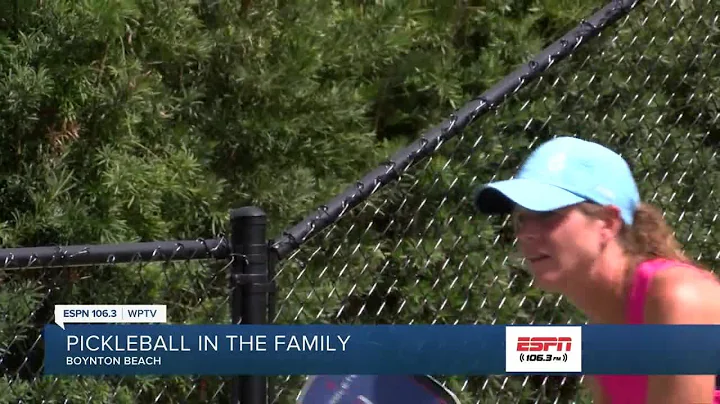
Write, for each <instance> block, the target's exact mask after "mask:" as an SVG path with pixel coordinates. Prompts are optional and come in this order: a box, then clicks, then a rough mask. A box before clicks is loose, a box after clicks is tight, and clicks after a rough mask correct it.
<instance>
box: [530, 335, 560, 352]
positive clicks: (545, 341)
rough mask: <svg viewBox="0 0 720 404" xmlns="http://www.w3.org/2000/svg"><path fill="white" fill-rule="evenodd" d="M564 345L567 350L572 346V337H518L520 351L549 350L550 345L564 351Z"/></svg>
mask: <svg viewBox="0 0 720 404" xmlns="http://www.w3.org/2000/svg"><path fill="white" fill-rule="evenodd" d="M563 345H564V346H565V350H566V351H570V347H571V346H572V338H571V337H518V343H517V351H518V352H547V351H549V350H550V347H553V346H554V347H557V349H556V351H558V352H562V350H563Z"/></svg>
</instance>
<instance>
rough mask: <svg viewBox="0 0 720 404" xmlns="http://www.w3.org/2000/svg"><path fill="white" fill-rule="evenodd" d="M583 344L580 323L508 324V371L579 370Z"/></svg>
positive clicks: (506, 333) (506, 367) (550, 371)
mask: <svg viewBox="0 0 720 404" xmlns="http://www.w3.org/2000/svg"><path fill="white" fill-rule="evenodd" d="M581 348H582V328H581V327H579V326H507V327H505V371H506V372H519V373H523V372H526V373H555V372H559V373H579V372H581V371H582V352H581Z"/></svg>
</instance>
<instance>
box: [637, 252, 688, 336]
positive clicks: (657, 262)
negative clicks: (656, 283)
mask: <svg viewBox="0 0 720 404" xmlns="http://www.w3.org/2000/svg"><path fill="white" fill-rule="evenodd" d="M677 265H687V264H683V263H681V262H678V261H673V260H667V259H662V258H658V259H651V260H647V261H644V262H642V263H640V265H638V266H637V267H636V268H635V273H634V274H633V280H632V285H631V286H630V294H629V296H628V304H627V313H626V315H627V322H628V323H629V324H643V323H644V322H645V300H646V298H647V292H648V289H649V288H650V281H651V280H652V277H653V276H654V275H655V274H656V273H657V272H658V271H661V270H663V269H665V268H670V267H672V266H677Z"/></svg>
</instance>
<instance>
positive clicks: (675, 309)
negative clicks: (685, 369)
mask: <svg viewBox="0 0 720 404" xmlns="http://www.w3.org/2000/svg"><path fill="white" fill-rule="evenodd" d="M702 275H703V274H701V273H694V272H691V271H688V270H687V268H669V269H667V270H665V271H662V272H660V273H658V274H657V275H656V276H655V277H653V280H652V284H651V285H650V289H649V291H648V297H647V301H646V303H645V304H646V306H645V319H646V321H645V322H646V323H648V324H720V299H717V296H720V283H718V282H717V281H716V280H715V279H714V278H711V277H709V276H708V277H704V276H702ZM714 391H715V376H713V375H707V376H706V375H697V376H695V375H682V376H664V375H663V376H650V377H649V378H648V397H647V403H665V404H688V403H698V404H701V403H707V404H712V402H713V395H714Z"/></svg>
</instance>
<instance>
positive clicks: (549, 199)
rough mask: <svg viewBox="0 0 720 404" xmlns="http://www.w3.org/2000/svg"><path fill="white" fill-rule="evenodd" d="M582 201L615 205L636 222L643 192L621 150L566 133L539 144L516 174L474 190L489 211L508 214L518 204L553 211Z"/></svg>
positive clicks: (625, 218) (477, 203) (626, 219)
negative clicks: (510, 177)
mask: <svg viewBox="0 0 720 404" xmlns="http://www.w3.org/2000/svg"><path fill="white" fill-rule="evenodd" d="M581 202H594V203H597V204H600V205H614V206H616V207H617V208H618V209H619V210H620V215H621V217H622V219H623V221H624V222H625V223H627V224H628V225H631V224H632V223H633V217H634V216H635V210H636V209H637V206H638V205H639V204H640V194H639V192H638V188H637V184H636V183H635V179H634V178H633V174H632V171H631V170H630V167H629V166H628V164H627V162H626V161H625V160H624V159H623V158H622V157H621V156H620V155H619V154H617V153H615V152H614V151H612V150H610V149H608V148H606V147H604V146H601V145H599V144H597V143H593V142H589V141H586V140H582V139H578V138H574V137H564V136H563V137H556V138H554V139H552V140H549V141H547V142H545V143H543V144H541V145H540V146H539V147H538V148H537V149H535V150H534V151H533V152H532V153H531V154H530V156H529V157H528V158H527V160H526V161H525V162H524V163H523V165H522V167H521V168H520V171H519V172H518V174H517V176H515V177H514V178H512V179H509V180H504V181H498V182H493V183H490V184H486V185H485V186H483V187H482V188H480V189H479V190H478V191H477V193H476V194H475V206H476V207H477V209H478V210H479V211H480V212H482V213H484V214H508V213H511V212H512V210H513V208H514V207H515V206H516V205H519V206H522V207H523V208H525V209H528V210H532V211H536V212H548V211H553V210H556V209H560V208H563V207H566V206H571V205H575V204H578V203H581Z"/></svg>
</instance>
